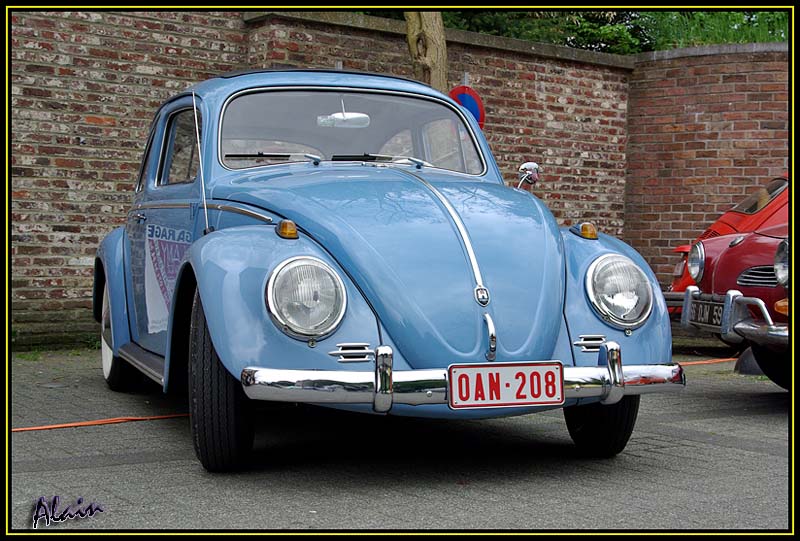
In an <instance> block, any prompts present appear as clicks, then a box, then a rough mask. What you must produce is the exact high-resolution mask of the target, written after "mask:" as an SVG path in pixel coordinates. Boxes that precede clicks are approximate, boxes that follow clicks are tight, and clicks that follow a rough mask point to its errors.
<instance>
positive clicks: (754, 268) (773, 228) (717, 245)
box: [681, 221, 792, 389]
mask: <svg viewBox="0 0 800 541" xmlns="http://www.w3.org/2000/svg"><path fill="white" fill-rule="evenodd" d="M788 236H789V224H788V221H784V223H782V224H778V225H769V226H765V227H761V228H759V229H758V230H757V231H754V232H751V233H733V234H730V235H722V236H719V237H714V238H710V239H706V240H702V241H699V242H696V243H695V244H693V245H692V248H691V250H690V251H689V254H688V259H687V262H686V267H687V271H688V272H689V274H690V276H691V277H692V279H693V280H694V281H695V282H696V283H697V285H691V286H688V287H687V288H686V291H685V292H684V296H683V305H682V313H681V324H682V325H683V326H684V327H687V328H695V329H702V330H707V331H710V332H713V333H715V334H718V335H719V336H720V337H721V338H722V340H724V341H725V342H727V343H729V344H742V345H743V346H745V347H747V346H750V347H751V348H752V350H753V356H754V357H755V360H756V362H757V363H758V366H759V367H760V368H761V370H762V371H763V372H764V374H765V375H766V376H767V377H768V378H770V379H771V380H772V381H773V382H775V383H777V384H778V385H780V386H781V387H783V388H784V389H788V388H789V386H790V382H791V373H792V370H791V369H792V364H791V349H790V348H789V324H788V323H789V320H788V314H789V301H788V290H789V239H788Z"/></svg>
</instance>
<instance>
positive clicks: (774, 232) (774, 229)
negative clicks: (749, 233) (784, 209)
mask: <svg viewBox="0 0 800 541" xmlns="http://www.w3.org/2000/svg"><path fill="white" fill-rule="evenodd" d="M756 233H758V234H759V235H762V236H764V237H772V238H774V239H785V238H786V237H788V236H789V224H788V223H785V224H778V225H772V226H769V227H762V228H760V229H757V230H756Z"/></svg>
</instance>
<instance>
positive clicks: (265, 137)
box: [220, 90, 484, 175]
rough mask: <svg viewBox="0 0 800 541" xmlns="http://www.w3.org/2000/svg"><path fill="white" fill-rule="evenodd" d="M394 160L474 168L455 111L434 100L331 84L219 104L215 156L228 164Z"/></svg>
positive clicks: (477, 170)
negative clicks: (217, 152) (327, 87)
mask: <svg viewBox="0 0 800 541" xmlns="http://www.w3.org/2000/svg"><path fill="white" fill-rule="evenodd" d="M315 157H319V158H320V159H323V160H335V161H353V160H364V161H387V162H389V161H393V162H399V163H409V164H411V163H413V164H417V163H420V164H424V165H425V166H433V167H439V168H442V169H449V170H451V171H458V172H460V173H467V174H471V175H478V174H481V173H482V172H483V169H484V168H483V162H482V160H481V157H480V153H479V150H478V148H477V145H476V144H475V141H474V139H473V137H472V135H471V133H470V130H469V129H468V128H467V126H466V125H465V124H464V121H463V120H462V119H461V117H460V116H459V115H458V114H457V113H456V112H455V111H454V110H453V109H451V108H450V107H448V106H447V105H445V104H443V103H441V102H438V101H433V100H427V99H422V98H412V97H406V96H399V95H395V94H388V93H377V92H350V91H339V90H337V91H330V90H292V91H263V92H254V93H249V94H243V95H241V96H238V97H236V98H234V99H233V100H231V102H230V103H229V104H228V106H227V108H226V109H225V112H224V116H223V119H222V130H221V135H220V160H221V161H222V163H223V164H224V165H225V166H226V167H228V168H231V169H243V168H246V167H256V166H262V165H272V164H278V163H287V162H290V161H304V160H308V159H314V158H315Z"/></svg>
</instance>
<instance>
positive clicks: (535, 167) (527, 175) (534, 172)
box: [517, 162, 539, 189]
mask: <svg viewBox="0 0 800 541" xmlns="http://www.w3.org/2000/svg"><path fill="white" fill-rule="evenodd" d="M537 180H539V164H538V163H536V162H525V163H523V164H522V165H520V166H519V184H517V189H519V187H520V186H522V183H523V182H527V183H528V184H535V183H536V181H537Z"/></svg>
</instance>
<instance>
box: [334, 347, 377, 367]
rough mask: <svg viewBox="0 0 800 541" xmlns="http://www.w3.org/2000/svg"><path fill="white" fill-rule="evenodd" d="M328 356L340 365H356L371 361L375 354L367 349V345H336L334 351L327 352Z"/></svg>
mask: <svg viewBox="0 0 800 541" xmlns="http://www.w3.org/2000/svg"><path fill="white" fill-rule="evenodd" d="M328 355H330V356H331V357H337V359H336V360H337V361H339V362H340V363H357V362H362V361H371V360H373V359H374V358H375V352H374V351H373V350H371V349H370V348H369V344H364V343H360V342H359V343H347V344H336V349H335V350H334V351H329V352H328Z"/></svg>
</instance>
